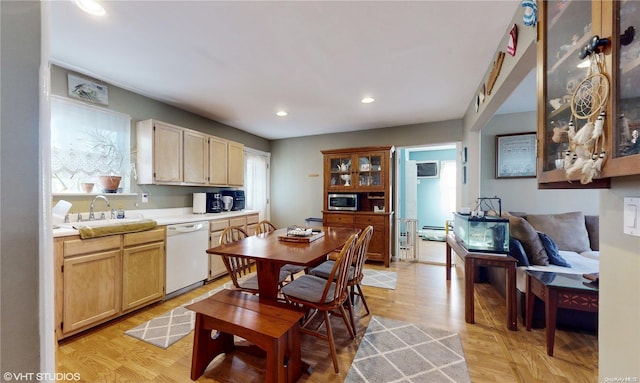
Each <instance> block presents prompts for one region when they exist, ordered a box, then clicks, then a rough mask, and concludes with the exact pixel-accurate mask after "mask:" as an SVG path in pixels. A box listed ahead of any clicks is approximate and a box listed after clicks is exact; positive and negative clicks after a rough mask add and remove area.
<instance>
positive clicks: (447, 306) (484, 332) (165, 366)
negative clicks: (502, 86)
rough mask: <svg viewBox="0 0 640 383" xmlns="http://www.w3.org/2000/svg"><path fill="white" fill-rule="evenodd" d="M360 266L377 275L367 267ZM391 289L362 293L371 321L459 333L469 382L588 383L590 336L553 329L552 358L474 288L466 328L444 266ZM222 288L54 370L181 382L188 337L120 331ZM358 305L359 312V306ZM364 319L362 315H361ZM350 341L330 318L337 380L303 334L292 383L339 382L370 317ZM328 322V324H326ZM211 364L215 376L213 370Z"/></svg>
mask: <svg viewBox="0 0 640 383" xmlns="http://www.w3.org/2000/svg"><path fill="white" fill-rule="evenodd" d="M366 267H367V268H378V269H381V270H384V267H381V266H378V265H375V264H367V265H366ZM389 270H394V271H397V272H398V286H397V288H396V289H395V290H386V289H380V288H373V287H367V286H365V287H364V292H365V294H366V296H367V301H368V303H369V307H370V308H371V309H372V312H373V314H375V315H379V316H384V317H388V318H393V319H398V320H404V321H408V322H415V323H421V324H424V325H427V326H431V327H436V328H442V329H447V330H451V331H456V332H458V333H459V334H460V337H461V339H462V343H463V348H464V352H465V356H466V360H467V365H468V367H469V373H470V376H471V380H472V381H473V382H523V383H529V382H596V381H597V375H598V367H597V366H598V341H597V337H596V336H595V335H591V334H581V333H576V332H567V331H563V330H558V331H557V332H556V343H555V350H554V355H555V356H554V357H550V356H547V354H546V346H545V331H544V329H534V330H533V331H531V332H527V331H526V330H525V328H524V326H523V325H522V323H521V322H519V323H518V331H509V330H507V329H506V309H505V304H504V300H503V298H502V297H501V296H500V295H499V294H498V293H497V292H496V290H495V289H494V288H493V287H492V286H491V285H488V284H476V298H475V302H476V313H475V319H476V323H475V324H467V323H465V322H464V289H463V287H464V286H463V276H462V273H461V272H460V271H459V270H457V269H456V270H455V271H453V273H452V280H451V281H450V282H446V280H445V270H444V268H443V267H442V266H435V265H428V264H421V263H405V262H393V263H392V265H391V268H390V269H389ZM226 281H228V279H227V278H224V279H222V280H218V281H214V282H213V283H211V284H208V285H205V286H203V287H200V288H198V289H196V290H193V291H190V292H189V293H187V294H184V295H182V296H179V297H176V298H173V299H171V300H169V301H166V302H163V303H160V304H156V305H153V306H151V307H149V308H146V309H143V310H141V311H138V312H135V313H133V314H131V315H128V316H125V317H123V318H120V319H117V320H115V321H113V322H110V323H108V324H106V325H102V326H100V327H99V328H96V329H94V330H90V331H89V332H86V333H84V334H81V335H79V336H76V337H74V338H72V339H70V340H64V341H62V342H61V343H60V344H59V347H58V350H57V355H56V357H57V370H58V372H71V373H79V374H80V377H81V381H83V382H189V381H191V380H190V379H189V374H190V366H191V347H192V342H193V335H188V336H187V337H185V338H183V339H182V340H180V341H178V342H177V343H175V344H174V345H172V346H171V347H169V348H168V349H166V350H162V349H160V348H158V347H156V346H152V345H149V344H147V343H145V342H142V341H139V340H136V339H134V338H131V337H129V336H127V335H124V332H125V331H126V330H128V329H130V328H132V327H135V326H137V325H138V324H140V323H143V322H145V321H147V320H149V319H151V318H153V317H155V316H156V315H159V314H162V313H164V312H165V311H167V310H170V309H172V308H174V307H176V306H178V305H180V304H182V303H184V302H187V301H189V300H191V299H193V298H195V297H197V296H199V295H201V294H203V293H204V292H206V291H208V290H211V289H213V288H215V287H218V286H220V285H222V284H223V283H225V282H226ZM360 307H361V306H358V308H360ZM362 313H364V310H363V311H362V312H361V314H362ZM359 318H360V319H359V321H358V323H357V325H358V330H359V331H358V336H357V338H356V340H355V341H351V340H350V339H349V337H348V335H347V332H346V330H345V329H344V325H343V323H342V322H341V319H340V318H334V319H333V320H332V324H334V326H333V328H334V334H335V336H336V338H337V339H336V344H337V349H338V353H339V363H340V373H339V374H335V373H334V371H333V366H332V363H331V358H330V357H329V349H328V346H327V343H326V342H324V341H321V340H318V339H316V338H312V337H309V336H305V335H303V337H302V346H303V349H302V353H303V359H304V360H305V361H307V362H308V363H309V364H310V365H312V366H314V370H313V373H312V374H311V375H307V374H303V376H302V378H301V379H300V382H323V383H326V382H342V381H343V380H344V377H345V376H346V374H347V371H348V370H349V366H350V364H351V361H352V359H353V357H354V356H355V353H356V351H357V345H358V343H359V342H360V339H361V337H362V334H363V332H364V329H365V328H366V325H367V324H368V322H369V320H370V316H360V317H359ZM334 321H335V323H334ZM222 359H223V360H221V361H216V362H214V363H213V364H212V365H210V366H209V368H208V370H207V372H205V375H204V376H202V377H201V378H200V379H198V381H199V382H260V381H262V379H263V378H262V374H261V372H262V371H264V365H263V363H262V361H261V360H259V359H256V358H255V357H251V356H248V355H244V354H241V353H236V354H235V355H233V356H231V357H226V358H222ZM214 365H215V368H213V367H214Z"/></svg>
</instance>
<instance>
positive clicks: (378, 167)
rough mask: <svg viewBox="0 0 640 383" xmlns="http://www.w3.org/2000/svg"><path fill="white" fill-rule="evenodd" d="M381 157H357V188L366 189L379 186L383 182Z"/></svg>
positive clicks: (376, 155)
mask: <svg viewBox="0 0 640 383" xmlns="http://www.w3.org/2000/svg"><path fill="white" fill-rule="evenodd" d="M382 159H383V157H382V155H381V154H372V155H359V156H358V169H357V170H358V186H359V187H361V188H366V187H368V186H380V185H382V182H383V179H382V177H383V172H382V171H383V170H384V169H383V165H382Z"/></svg>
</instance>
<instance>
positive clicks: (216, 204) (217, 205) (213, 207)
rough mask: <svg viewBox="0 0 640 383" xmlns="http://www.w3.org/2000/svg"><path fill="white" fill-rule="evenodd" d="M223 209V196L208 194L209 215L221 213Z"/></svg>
mask: <svg viewBox="0 0 640 383" xmlns="http://www.w3.org/2000/svg"><path fill="white" fill-rule="evenodd" d="M223 207H224V204H223V203H222V194H220V193H207V213H220V212H222V208H223Z"/></svg>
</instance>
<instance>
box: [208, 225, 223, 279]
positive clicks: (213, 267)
mask: <svg viewBox="0 0 640 383" xmlns="http://www.w3.org/2000/svg"><path fill="white" fill-rule="evenodd" d="M221 236H222V231H212V232H211V235H210V236H209V247H216V246H218V245H219V244H220V237H221ZM226 273H227V268H226V267H225V266H224V262H222V257H221V256H219V255H217V254H209V278H207V279H208V280H211V279H214V278H217V277H219V276H221V275H225V274H226Z"/></svg>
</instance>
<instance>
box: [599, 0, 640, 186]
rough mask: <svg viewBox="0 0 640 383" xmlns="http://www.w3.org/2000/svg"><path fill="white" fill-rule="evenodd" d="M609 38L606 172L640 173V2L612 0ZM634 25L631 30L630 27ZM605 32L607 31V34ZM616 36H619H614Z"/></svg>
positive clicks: (613, 174) (607, 173)
mask: <svg viewBox="0 0 640 383" xmlns="http://www.w3.org/2000/svg"><path fill="white" fill-rule="evenodd" d="M613 12H614V21H615V22H614V23H613V33H612V35H613V36H616V38H614V41H613V42H612V48H613V58H614V60H615V61H614V65H613V67H614V71H615V72H614V75H613V76H612V79H613V80H614V81H615V83H614V84H613V86H614V92H613V96H614V108H615V111H616V114H615V118H610V120H612V121H611V124H612V126H613V129H612V139H611V144H612V150H611V153H612V158H611V159H610V160H609V161H608V162H605V174H606V175H607V176H622V175H632V174H640V86H638V84H640V37H639V36H638V25H640V3H639V2H637V1H615V2H614V10H613ZM633 28H635V32H633V31H634V29H633ZM607 36H608V35H607ZM618 36H620V37H619V38H618Z"/></svg>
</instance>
